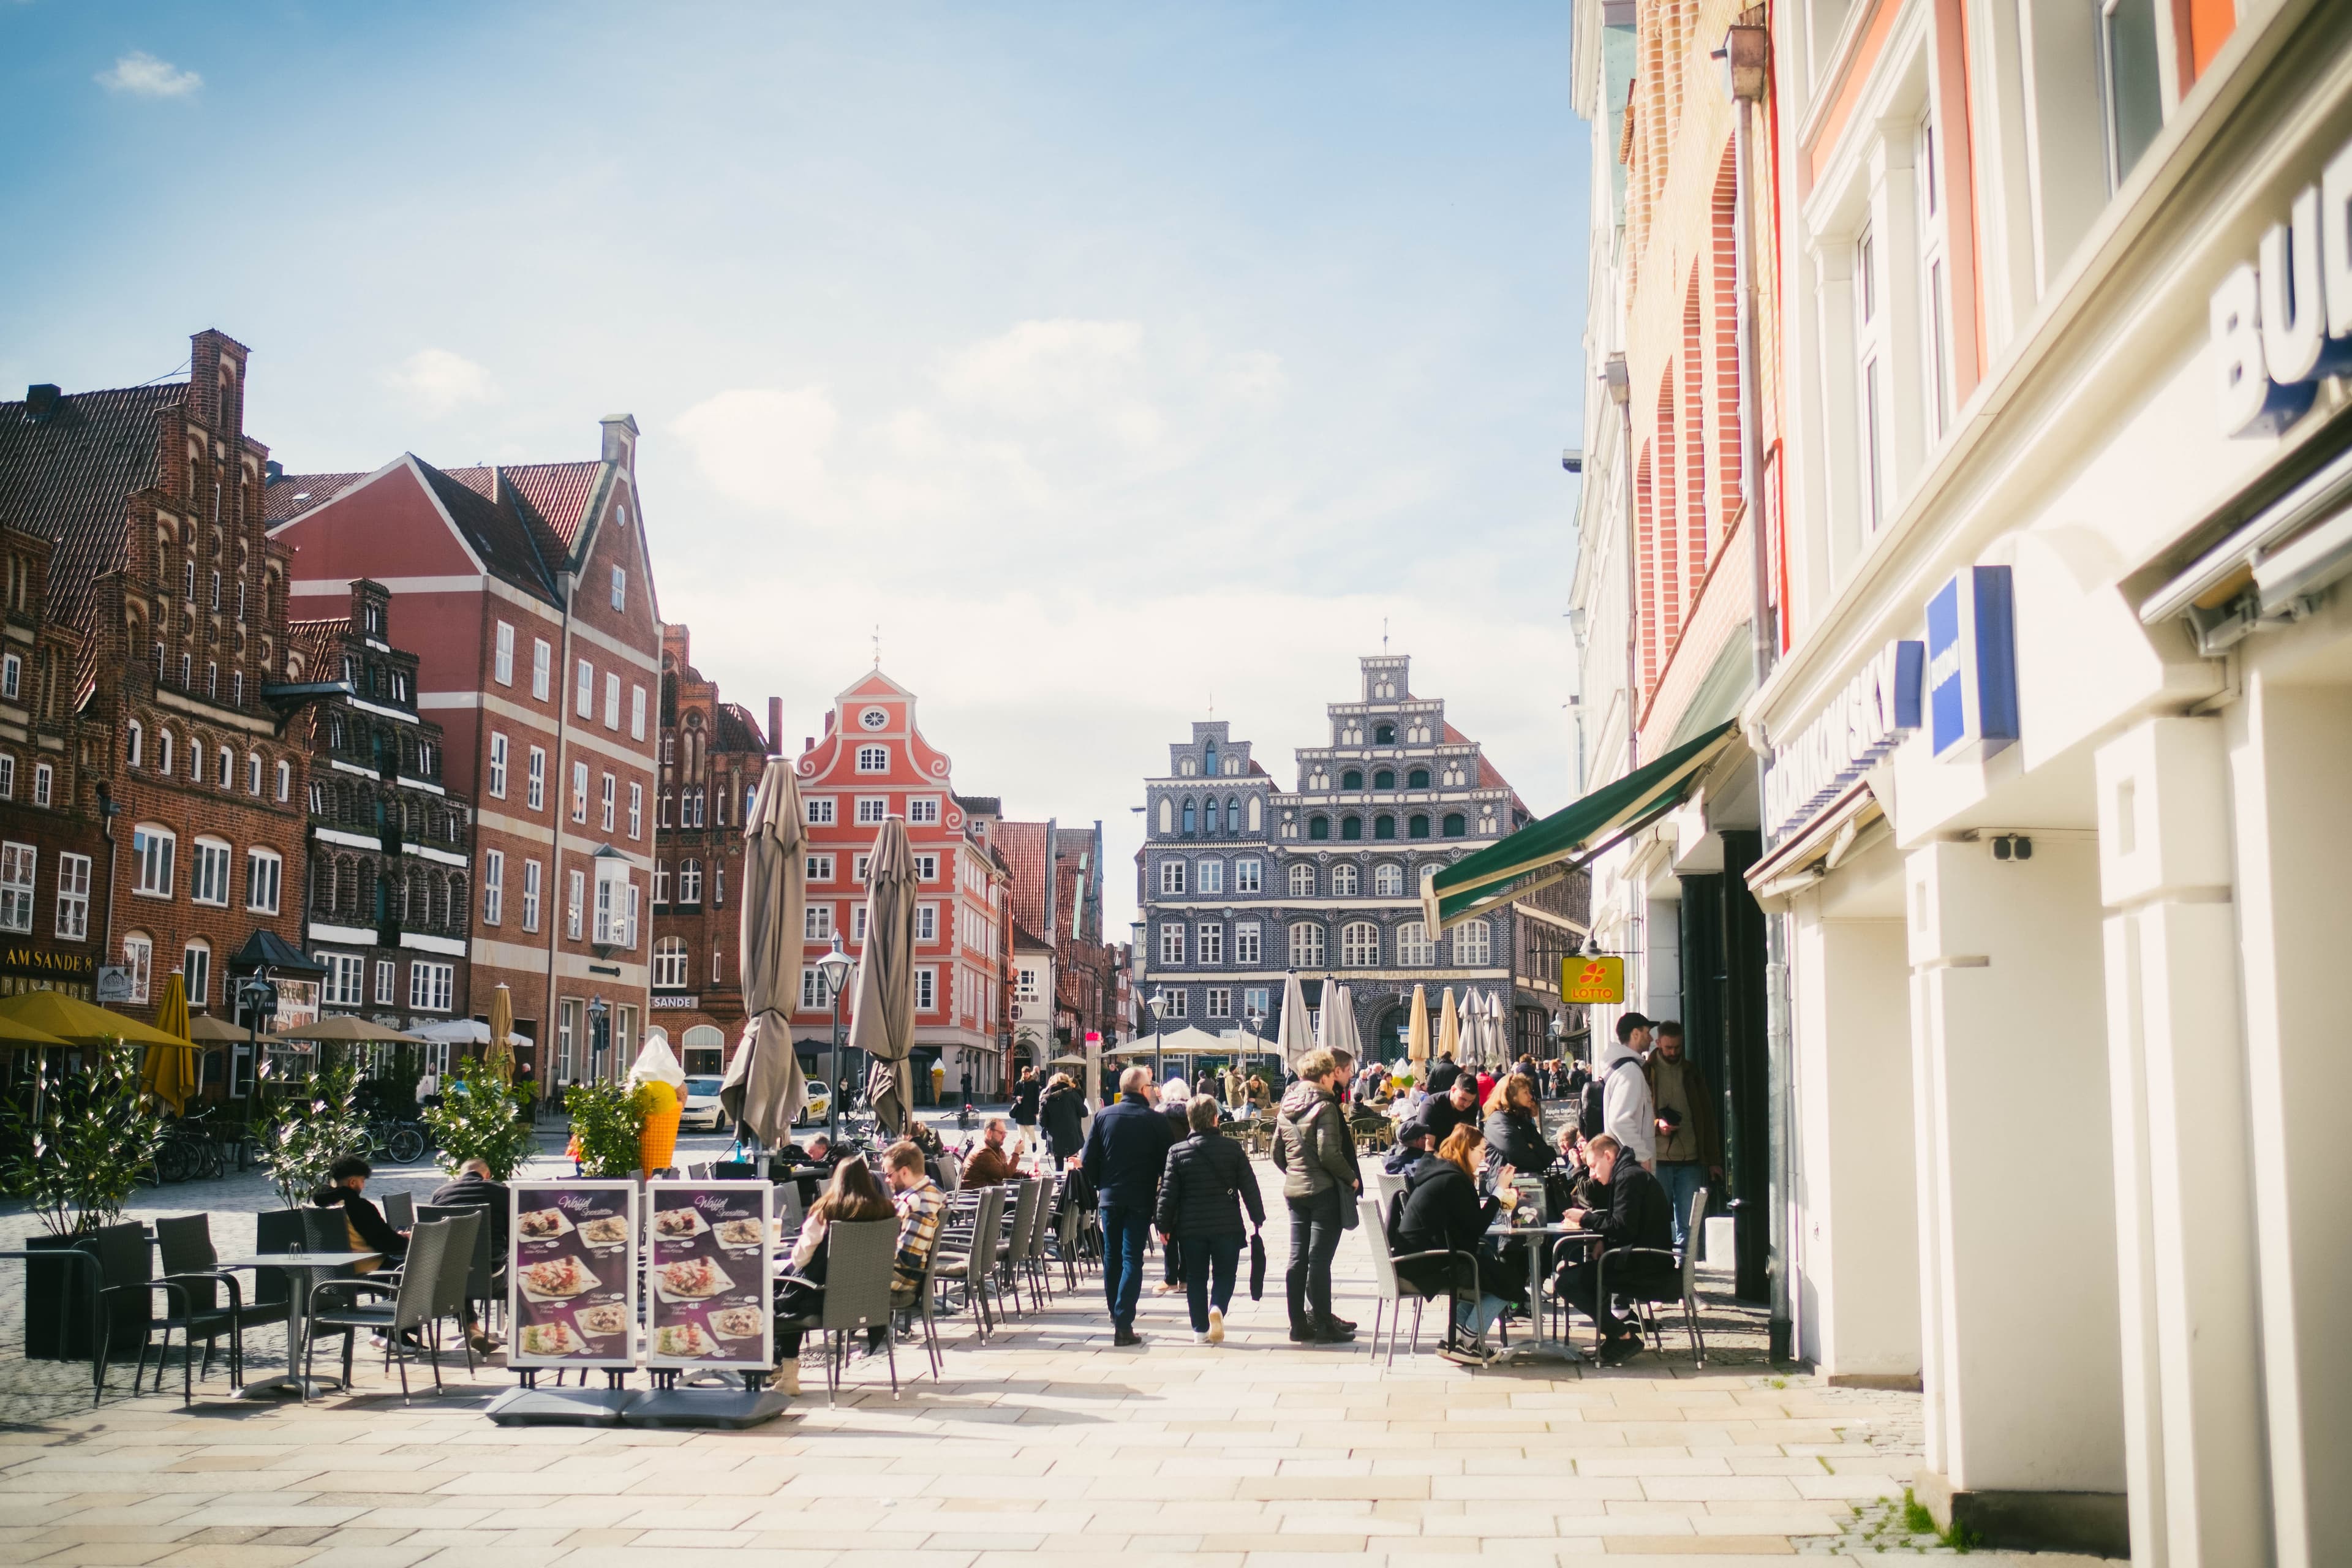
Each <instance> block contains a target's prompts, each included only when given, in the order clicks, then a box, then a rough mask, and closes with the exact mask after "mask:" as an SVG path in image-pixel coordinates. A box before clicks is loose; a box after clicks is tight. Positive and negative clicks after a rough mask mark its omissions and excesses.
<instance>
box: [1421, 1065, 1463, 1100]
mask: <svg viewBox="0 0 2352 1568" xmlns="http://www.w3.org/2000/svg"><path fill="white" fill-rule="evenodd" d="M1461 1076H1462V1069H1461V1068H1458V1067H1455V1066H1454V1063H1453V1062H1452V1060H1450V1059H1449V1058H1445V1057H1440V1058H1437V1060H1436V1061H1434V1062H1433V1063H1432V1064H1431V1065H1430V1068H1429V1085H1428V1088H1429V1098H1430V1099H1432V1100H1439V1099H1443V1098H1444V1094H1445V1091H1446V1090H1447V1089H1452V1088H1453V1087H1454V1079H1457V1078H1460V1077H1461Z"/></svg>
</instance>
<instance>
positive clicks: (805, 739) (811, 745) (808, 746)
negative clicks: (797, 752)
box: [801, 735, 816, 752]
mask: <svg viewBox="0 0 2352 1568" xmlns="http://www.w3.org/2000/svg"><path fill="white" fill-rule="evenodd" d="M801 750H802V751H803V752H814V751H815V750H816V737H815V736H814V735H803V736H802V737H801Z"/></svg>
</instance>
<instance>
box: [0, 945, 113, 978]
mask: <svg viewBox="0 0 2352 1568" xmlns="http://www.w3.org/2000/svg"><path fill="white" fill-rule="evenodd" d="M97 968H98V959H97V958H96V956H95V955H93V954H90V953H87V952H58V951H57V950H56V949H55V948H47V947H24V946H17V947H5V948H0V973H5V974H31V975H37V976H39V977H41V978H42V979H55V980H88V979H89V978H90V976H91V975H92V974H93V973H95V972H96V971H97Z"/></svg>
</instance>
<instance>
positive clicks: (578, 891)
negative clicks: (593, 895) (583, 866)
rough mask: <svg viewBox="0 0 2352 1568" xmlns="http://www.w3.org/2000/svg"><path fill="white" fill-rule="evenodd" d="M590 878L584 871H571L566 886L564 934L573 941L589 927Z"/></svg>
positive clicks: (578, 938)
mask: <svg viewBox="0 0 2352 1568" xmlns="http://www.w3.org/2000/svg"><path fill="white" fill-rule="evenodd" d="M587 902H588V879H587V877H586V875H585V874H584V873H582V872H579V871H573V872H571V873H570V874H569V876H568V878H567V880H566V886H565V888H564V901H563V934H564V935H565V936H566V937H567V938H569V939H570V940H572V941H573V942H578V941H579V940H580V933H581V932H582V931H585V930H586V929H587V912H588V911H587Z"/></svg>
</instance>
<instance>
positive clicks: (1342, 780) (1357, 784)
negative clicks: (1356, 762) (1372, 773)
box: [1339, 768, 1364, 789]
mask: <svg viewBox="0 0 2352 1568" xmlns="http://www.w3.org/2000/svg"><path fill="white" fill-rule="evenodd" d="M1339 787H1340V788H1341V789H1361V788H1363V787H1364V770H1363V769H1361V768H1349V769H1348V770H1347V771H1346V772H1344V773H1341V774H1340V775H1339Z"/></svg>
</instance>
